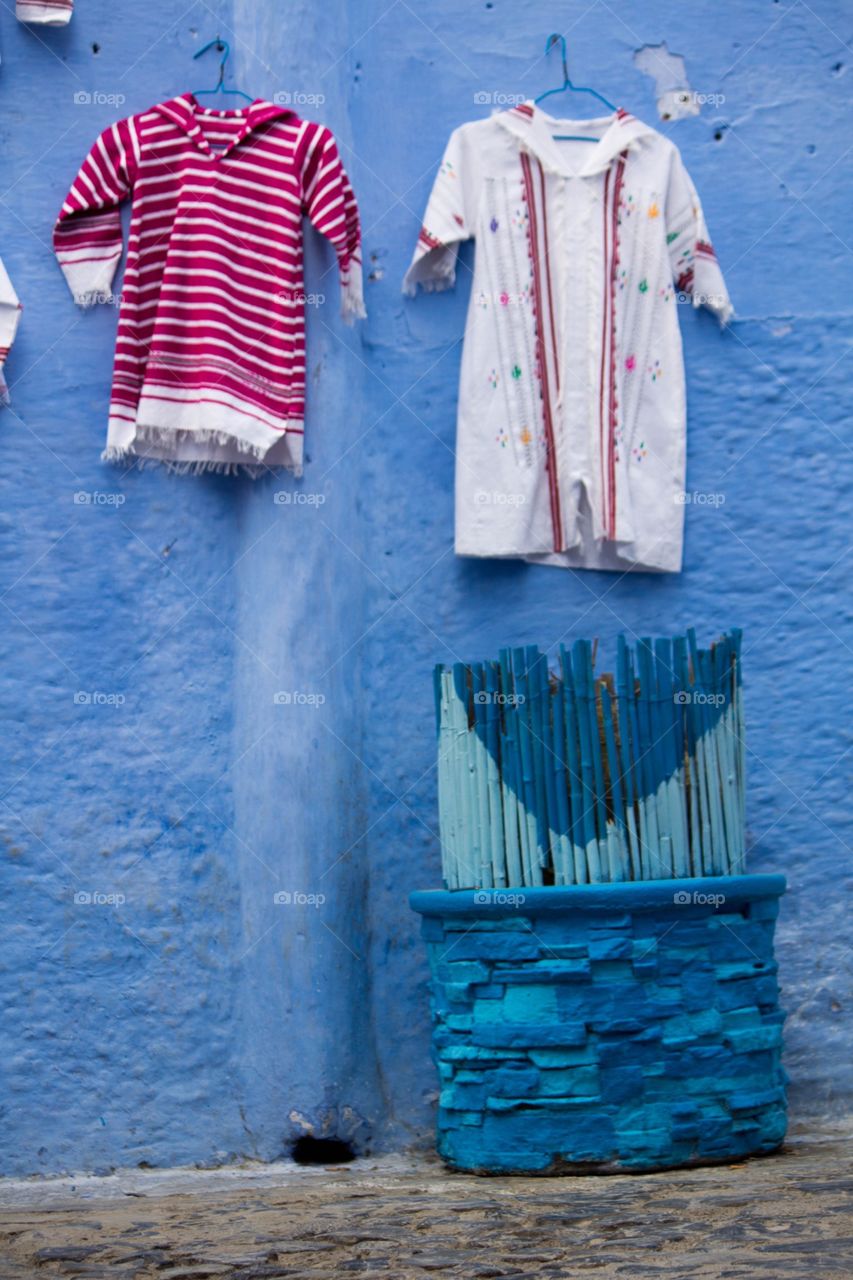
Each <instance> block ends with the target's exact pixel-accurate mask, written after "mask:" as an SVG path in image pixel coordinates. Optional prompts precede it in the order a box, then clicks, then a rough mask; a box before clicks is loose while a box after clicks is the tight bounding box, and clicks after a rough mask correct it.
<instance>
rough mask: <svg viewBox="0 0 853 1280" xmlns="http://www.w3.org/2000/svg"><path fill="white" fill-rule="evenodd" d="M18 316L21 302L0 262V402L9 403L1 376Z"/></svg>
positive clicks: (6, 389) (4, 380) (13, 337)
mask: <svg viewBox="0 0 853 1280" xmlns="http://www.w3.org/2000/svg"><path fill="white" fill-rule="evenodd" d="M20 318H21V304H20V302H19V301H18V295H17V294H16V293H15V290H14V288H13V287H12V281H11V280H10V279H9V275H8V273H7V271H6V268H5V267H4V266H3V263H2V262H0V404H8V403H9V389H8V387H7V386H6V379H5V377H4V376H3V368H4V366H5V364H6V357H7V356H8V354H9V349H10V347H11V346H12V343H13V342H14V341H15V334H16V333H17V331H18V322H19V320H20Z"/></svg>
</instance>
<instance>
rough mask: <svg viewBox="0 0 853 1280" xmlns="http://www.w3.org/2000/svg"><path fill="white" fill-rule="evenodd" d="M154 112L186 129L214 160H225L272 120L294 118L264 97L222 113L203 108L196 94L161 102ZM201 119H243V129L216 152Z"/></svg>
mask: <svg viewBox="0 0 853 1280" xmlns="http://www.w3.org/2000/svg"><path fill="white" fill-rule="evenodd" d="M154 110H155V111H159V112H160V114H161V115H163V116H166V117H167V118H168V119H169V120H172V121H173V122H174V123H175V124H176V125H178V127H179V128H181V129H183V130H184V132H185V133H186V134H187V136H188V137H189V138H191V139H192V141H193V142H194V143H195V145H196V146H197V147H198V149H199V151H202V152H203V153H204V154H205V155H206V156H207V157H208V158H209V159H211V160H222V159H223V158H224V157H225V156H227V155H228V154H229V153H230V152H232V151H233V150H234V148H235V147H238V146H239V145H240V143H241V142H245V140H246V138H247V137H248V136H249V134H250V133H253V132H254V130H255V129H258V128H259V127H260V126H261V125H263V124H267V123H268V122H269V121H270V120H279V119H282V118H284V117H287V116H291V117H293V118H295V116H294V113H293V112H292V111H291V110H290V108H289V107H283V106H277V105H276V104H275V103H274V102H267V101H266V100H265V99H264V98H255V100H254V102H250V103H249V104H248V105H247V106H245V107H230V108H226V109H224V110H219V109H218V108H216V107H206V106H202V104H201V103H200V102H199V101H198V99H197V98H196V96H195V94H193V93H183V94H181V95H180V97H177V98H170V99H169V101H168V102H161V103H160V105H159V106H157V107H155V108H154ZM199 116H207V117H209V118H210V119H211V120H216V119H219V120H235V119H236V120H242V121H243V127H242V128H241V129H240V130H239V132H238V133H236V134H235V135H234V137H233V138H232V139H231V141H230V142H229V143H228V145H227V147H223V149H222V150H221V151H214V150H213V149H212V147H211V145H210V143H209V142H208V140H207V138H206V136H205V133H204V130H203V129H202V127H201V125H200V124H199Z"/></svg>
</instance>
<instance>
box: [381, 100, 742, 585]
mask: <svg viewBox="0 0 853 1280" xmlns="http://www.w3.org/2000/svg"><path fill="white" fill-rule="evenodd" d="M565 134H571V135H581V136H582V137H583V138H584V139H590V138H593V139H597V141H595V142H591V141H587V140H585V141H563V140H558V138H559V135H565ZM555 135H557V136H556V137H555ZM471 237H474V238H475V240H476V254H475V265H474V279H473V284H472V289H471V300H470V305H469V309H468V318H467V322H466V329H465V343H464V349H463V355H462V370H461V378H460V390H459V409H458V429H457V444H456V551H457V554H459V555H467V556H512V557H521V558H524V559H526V560H530V561H534V562H537V563H541V564H553V565H560V566H564V567H567V568H587V569H611V570H620V571H624V570H626V569H650V570H658V571H664V572H666V571H668V572H677V571H678V570H679V569H680V568H681V557H682V539H683V517H684V470H685V427H686V400H685V386H684V365H683V359H682V350H681V335H680V331H679V325H678V313H677V304H678V302H679V301H680V300H682V299H683V298H689V299H690V300H691V301H692V303H693V305H694V306H701V305H705V306H707V307H709V308H710V309H711V310H712V311H713V312H715V313H716V315H717V316H718V317H719V319H720V322H721V323H722V324H725V323H726V321H727V320H728V319H729V317H730V316H731V314H732V307H731V303H730V302H729V298H728V294H727V292H726V287H725V284H724V282H723V278H722V275H721V273H720V270H719V267H718V266H717V261H716V258H715V255H714V250H713V249H712V247H711V243H710V239H709V236H708V232H707V229H706V227H705V221H704V218H703V215H702V210H701V207H700V205H699V200H698V197H697V195H696V191H695V189H694V186H693V183H692V182H691V180H690V177H689V175H688V174H687V172H686V170H685V168H684V165H683V163H682V161H681V157H680V155H679V153H678V150H677V148H676V147H675V146H674V145H673V144H672V143H671V142H670V141H669V140H668V139H666V138H664V137H663V136H662V135H661V134H659V133H657V132H656V131H655V130H654V129H652V128H650V127H649V126H648V125H645V124H643V123H642V122H641V121H639V120H636V119H635V118H634V117H633V116H630V115H629V114H628V113H627V112H625V111H619V112H617V113H616V114H615V115H613V116H611V117H607V118H606V119H603V120H555V119H553V118H552V117H551V116H549V115H547V114H546V113H545V112H543V111H541V110H540V109H539V108H538V107H535V106H534V105H533V104H532V103H524V104H522V105H521V106H518V107H514V108H513V109H512V110H510V111H505V112H501V113H500V114H498V115H494V116H492V117H491V118H490V119H488V120H479V121H475V122H472V123H470V124H466V125H462V126H461V127H460V128H459V129H457V130H455V132H454V133H453V134H452V135H451V138H450V141H449V143H448V146H447V150H446V152H445V156H444V160H443V161H442V165H441V169H440V171H439V174H438V177H437V178H436V181H435V185H434V187H433V191H432V195H431V196H430V200H429V204H428V206H427V211H426V216H425V219H424V226H423V227H422V229H421V232H420V236H419V239H418V245H417V249H416V252H415V256H414V259H413V262H412V265H411V267H410V268H409V271H408V273H407V275H406V279H405V282H404V286H403V287H404V291H405V292H407V293H410V294H414V293H415V292H416V288H417V285H418V284H421V285H422V286H423V287H424V288H425V289H441V288H447V287H449V286H450V285H452V284H453V283H454V280H455V274H456V256H457V249H458V245H459V242H460V241H463V240H467V239H469V238H471Z"/></svg>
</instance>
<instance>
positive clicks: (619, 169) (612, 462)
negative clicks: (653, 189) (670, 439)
mask: <svg viewBox="0 0 853 1280" xmlns="http://www.w3.org/2000/svg"><path fill="white" fill-rule="evenodd" d="M624 173H625V152H624V151H623V152H622V154H621V155H620V157H619V163H618V164H617V165H616V177H615V178H614V181H613V213H612V223H611V228H612V240H611V248H612V258H613V260H612V264H611V268H610V414H609V431H608V449H609V468H610V474H609V478H610V526H609V536H610V538H611V540H613V539H615V537H616V421H617V413H616V411H617V408H618V404H617V400H616V272H617V269H618V267H619V200H620V198H621V195H622V178H623V175H624Z"/></svg>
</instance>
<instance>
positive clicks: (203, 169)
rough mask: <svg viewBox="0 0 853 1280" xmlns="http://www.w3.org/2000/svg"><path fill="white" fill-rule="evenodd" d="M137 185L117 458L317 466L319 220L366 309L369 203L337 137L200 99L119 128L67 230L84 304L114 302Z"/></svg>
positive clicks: (265, 107)
mask: <svg viewBox="0 0 853 1280" xmlns="http://www.w3.org/2000/svg"><path fill="white" fill-rule="evenodd" d="M127 198H130V199H131V201H132V207H131V217H130V234H129V239H128V251H127V264H126V268H125V273H124V282H123V285H122V294H121V309H120V312H119V323H118V338H117V342H116V356H115V370H114V377H113V389H112V397H111V403H110V416H109V430H108V435H107V447H106V450H105V452H104V454H103V457H104V458H105V459H107V460H109V461H120V462H123V461H132V460H133V459H153V460H156V461H160V462H166V463H168V464H170V465H171V466H172V467H174V468H176V469H178V470H193V471H196V470H199V471H200V470H217V471H233V470H235V469H237V468H238V467H244V468H245V469H247V470H249V471H250V473H252V474H254V473H255V470H256V469H257V468H258V467H259V466H288V467H291V468H292V469H293V470H294V471H295V472H296V473H297V474H300V473H301V467H302V439H303V419H304V402H305V293H304V284H303V263H302V220H303V216H307V217H308V218H309V219H310V220H311V222H312V223H313V225H314V226H315V227H316V228H317V230H318V231H320V232H321V233H322V234H323V235H325V236H326V237H327V238H328V239H329V240H330V241H331V242H332V244H333V245H334V248H335V250H336V253H337V258H338V267H339V274H340V281H341V287H342V314H343V316H344V319H346V320H348V321H351V320H352V319H354V318H355V317H363V316H364V314H365V312H364V303H363V301H362V277H361V257H360V234H359V220H358V210H357V208H356V203H355V197H354V196H353V192H352V188H351V187H350V184H349V180H348V178H347V175H346V173H345V172H344V168H343V165H342V164H341V160H340V156H339V154H338V149H337V146H336V144H335V140H334V138H333V137H332V134H331V133H330V132H329V130H328V129H327V128H325V126H323V125H320V124H314V123H310V122H308V121H305V120H300V119H299V118H298V117H297V116H296V115H295V114H294V113H293V112H292V111H290V110H289V109H287V108H285V107H279V106H276V105H274V104H273V103H270V102H264V101H261V100H257V101H255V102H253V103H252V104H251V106H247V107H245V108H240V109H237V110H228V111H217V110H210V109H207V108H203V107H200V106H199V104H198V103H197V102H196V100H195V98H194V97H193V96H192V95H191V94H184V95H182V96H181V97H178V98H173V99H172V100H171V101H169V102H164V103H161V104H160V105H159V106H157V107H153V108H152V109H151V110H150V111H145V112H142V113H141V114H140V115H136V116H131V117H130V118H129V119H127V120H120V121H119V122H118V123H117V124H114V125H112V126H111V127H110V128H109V129H106V130H105V131H104V132H103V133H102V134H101V136H100V137H99V138H98V140H97V141H96V143H95V145H94V146H93V147H92V150H91V151H90V152H89V155H88V156H87V158H86V160H85V162H84V164H83V167H82V168H81V170H80V172H79V174H78V175H77V178H76V180H75V182H74V185H73V186H72V188H71V191H70V192H69V194H68V198H67V200H66V201H65V204H64V205H63V207H62V211H61V212H60V215H59V220H58V222H57V224H56V228H55V231H54V247H55V249H56V254H57V257H58V259H59V262H60V265H61V267H62V270H63V272H64V274H65V277H66V280H67V281H68V284H69V287H70V289H71V292H72V293H73V295H74V300H75V301H76V302H77V303H78V304H80V305H82V306H88V305H90V304H91V303H93V302H99V301H106V300H109V299H110V297H111V288H112V282H113V277H114V275H115V272H116V268H117V266H118V263H119V260H120V258H121V253H122V231H121V220H120V213H119V205H120V204H121V202H122V201H123V200H125V199H127Z"/></svg>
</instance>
